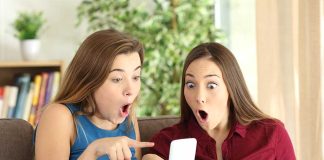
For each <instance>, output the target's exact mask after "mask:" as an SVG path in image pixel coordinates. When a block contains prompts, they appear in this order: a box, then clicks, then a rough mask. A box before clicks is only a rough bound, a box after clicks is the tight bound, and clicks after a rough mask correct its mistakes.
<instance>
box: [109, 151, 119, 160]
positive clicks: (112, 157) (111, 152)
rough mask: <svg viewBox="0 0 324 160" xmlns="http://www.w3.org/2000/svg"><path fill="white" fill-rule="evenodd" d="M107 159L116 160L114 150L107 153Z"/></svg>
mask: <svg viewBox="0 0 324 160" xmlns="http://www.w3.org/2000/svg"><path fill="white" fill-rule="evenodd" d="M107 154H108V157H109V159H110V160H116V159H117V154H116V149H110V150H109V151H108V152H107Z"/></svg>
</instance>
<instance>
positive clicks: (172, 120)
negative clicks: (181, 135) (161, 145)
mask: <svg viewBox="0 0 324 160" xmlns="http://www.w3.org/2000/svg"><path fill="white" fill-rule="evenodd" d="M179 120H180V118H179V117H177V116H159V117H141V118H139V119H138V127H139V130H140V135H141V141H143V142H147V141H149V140H150V139H151V138H152V136H153V135H154V134H156V133H158V132H159V131H160V130H161V129H163V128H166V127H169V126H172V125H174V124H176V123H178V122H179ZM148 150H149V148H143V149H142V155H145V154H146V153H147V152H148Z"/></svg>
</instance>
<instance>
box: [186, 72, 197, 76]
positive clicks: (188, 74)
mask: <svg viewBox="0 0 324 160" xmlns="http://www.w3.org/2000/svg"><path fill="white" fill-rule="evenodd" d="M186 76H189V77H195V76H194V75H193V74H190V73H187V74H186Z"/></svg>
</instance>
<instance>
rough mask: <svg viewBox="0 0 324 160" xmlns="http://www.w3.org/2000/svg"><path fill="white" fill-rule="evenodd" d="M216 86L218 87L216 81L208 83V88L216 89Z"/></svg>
mask: <svg viewBox="0 0 324 160" xmlns="http://www.w3.org/2000/svg"><path fill="white" fill-rule="evenodd" d="M216 87H217V84H216V83H214V82H212V83H208V84H207V88H209V89H215V88H216Z"/></svg>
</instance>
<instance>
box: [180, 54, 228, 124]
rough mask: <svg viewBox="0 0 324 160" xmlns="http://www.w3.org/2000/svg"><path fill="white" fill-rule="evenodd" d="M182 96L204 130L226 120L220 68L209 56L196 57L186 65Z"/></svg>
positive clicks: (225, 96) (225, 97)
mask: <svg viewBox="0 0 324 160" xmlns="http://www.w3.org/2000/svg"><path fill="white" fill-rule="evenodd" d="M184 96H185V99H186V101H187V103H188V105H189V106H190V108H191V110H192V112H193V114H194V115H195V117H196V119H197V121H198V123H199V125H200V126H201V127H202V128H203V129H204V130H211V129H214V128H216V127H217V126H219V125H220V124H221V123H222V122H226V121H227V119H228V115H229V107H228V98H229V95H228V91H227V88H226V85H225V83H224V80H223V76H222V72H221V70H220V69H219V67H218V66H217V65H216V63H215V62H213V61H212V59H211V57H210V56H208V57H202V58H199V59H196V60H194V61H193V62H191V64H190V65H189V66H188V68H187V70H186V73H185V86H184Z"/></svg>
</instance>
